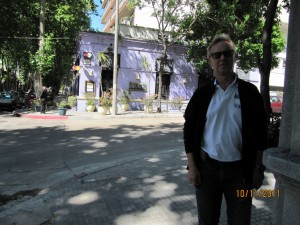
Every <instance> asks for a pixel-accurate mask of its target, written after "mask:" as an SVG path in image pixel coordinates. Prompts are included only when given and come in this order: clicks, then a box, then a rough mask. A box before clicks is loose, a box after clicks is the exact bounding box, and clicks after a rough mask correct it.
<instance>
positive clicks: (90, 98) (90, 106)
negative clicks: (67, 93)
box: [85, 93, 96, 112]
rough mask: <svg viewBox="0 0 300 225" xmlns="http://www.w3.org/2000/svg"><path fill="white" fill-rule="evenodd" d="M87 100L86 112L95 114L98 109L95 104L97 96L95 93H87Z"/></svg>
mask: <svg viewBox="0 0 300 225" xmlns="http://www.w3.org/2000/svg"><path fill="white" fill-rule="evenodd" d="M85 98H86V103H85V104H86V110H87V111H88V112H94V111H95V108H96V104H95V94H94V93H85Z"/></svg>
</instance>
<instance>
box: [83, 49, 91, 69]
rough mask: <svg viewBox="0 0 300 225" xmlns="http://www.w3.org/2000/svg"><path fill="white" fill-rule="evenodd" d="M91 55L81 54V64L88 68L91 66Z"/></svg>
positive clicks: (87, 53) (88, 53) (89, 53)
mask: <svg viewBox="0 0 300 225" xmlns="http://www.w3.org/2000/svg"><path fill="white" fill-rule="evenodd" d="M92 58H93V53H92V52H83V64H84V65H88V66H90V65H91V64H92Z"/></svg>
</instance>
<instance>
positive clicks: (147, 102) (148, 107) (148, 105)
mask: <svg viewBox="0 0 300 225" xmlns="http://www.w3.org/2000/svg"><path fill="white" fill-rule="evenodd" d="M156 97H157V95H148V96H147V95H146V96H145V97H144V98H143V100H142V102H143V103H144V110H145V112H146V113H152V112H153V102H154V100H155V99H156Z"/></svg>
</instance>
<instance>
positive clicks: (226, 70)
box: [209, 41, 235, 76]
mask: <svg viewBox="0 0 300 225" xmlns="http://www.w3.org/2000/svg"><path fill="white" fill-rule="evenodd" d="M234 62H235V53H234V47H233V46H232V44H231V43H230V42H228V41H220V42H218V43H217V44H215V45H213V46H212V47H211V49H210V57H209V63H210V66H211V67H212V69H213V70H214V75H215V76H226V75H232V72H233V65H234Z"/></svg>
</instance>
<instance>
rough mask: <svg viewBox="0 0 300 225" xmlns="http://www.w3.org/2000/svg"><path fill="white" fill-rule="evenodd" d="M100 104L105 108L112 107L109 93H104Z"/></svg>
mask: <svg viewBox="0 0 300 225" xmlns="http://www.w3.org/2000/svg"><path fill="white" fill-rule="evenodd" d="M99 106H102V107H104V108H110V107H112V99H111V96H110V94H109V93H105V92H104V93H103V95H102V96H101V97H100V99H99Z"/></svg>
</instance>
